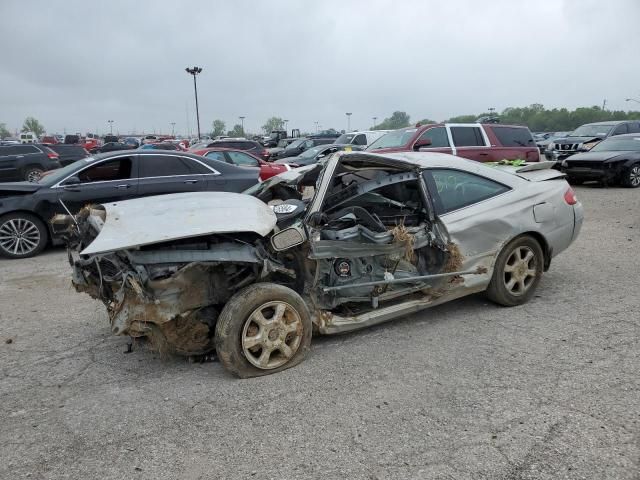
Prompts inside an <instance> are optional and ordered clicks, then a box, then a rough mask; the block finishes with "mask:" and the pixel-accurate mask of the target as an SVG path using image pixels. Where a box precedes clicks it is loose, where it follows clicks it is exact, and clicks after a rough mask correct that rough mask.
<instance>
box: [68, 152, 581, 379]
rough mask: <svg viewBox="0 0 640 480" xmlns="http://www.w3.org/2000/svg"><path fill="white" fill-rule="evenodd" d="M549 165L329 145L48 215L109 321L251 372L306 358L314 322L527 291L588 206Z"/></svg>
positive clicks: (352, 321)
mask: <svg viewBox="0 0 640 480" xmlns="http://www.w3.org/2000/svg"><path fill="white" fill-rule="evenodd" d="M550 165H551V163H548V164H544V163H542V164H533V165H526V166H524V167H489V166H485V165H483V164H480V163H477V162H473V161H469V160H464V159H460V158H457V157H453V156H451V155H444V154H437V153H421V152H417V153H399V154H386V155H380V154H372V153H368V152H358V153H345V154H335V155H333V156H332V157H331V158H330V159H329V160H328V161H327V162H326V163H325V164H323V165H312V166H309V167H303V168H300V169H296V170H292V171H289V172H286V173H284V174H282V175H279V176H277V177H274V178H272V179H270V180H268V181H266V182H263V183H261V184H258V185H257V186H255V187H253V188H252V189H250V191H248V192H246V193H248V195H246V194H242V195H241V194H234V193H216V192H211V193H205V192H200V193H181V194H173V195H164V196H158V197H147V198H140V199H135V200H129V201H123V202H116V203H110V204H104V205H93V206H87V207H85V208H84V209H83V210H82V211H81V212H79V214H77V215H76V216H74V217H66V218H58V219H56V222H57V223H58V224H59V225H58V227H60V228H61V227H65V226H66V227H67V228H68V231H69V242H70V249H69V252H70V262H71V264H72V266H73V284H74V285H75V288H76V289H77V290H78V291H81V292H86V293H88V294H89V295H91V296H92V297H94V298H97V299H100V300H101V301H102V302H103V303H104V304H105V305H106V307H107V311H108V314H109V318H110V321H111V328H112V331H113V333H115V334H116V335H130V336H133V337H140V336H146V337H148V338H149V339H150V341H151V343H152V345H154V346H155V347H156V348H158V349H159V350H161V351H167V352H172V353H178V354H183V355H201V354H207V353H210V352H214V351H215V352H216V353H217V356H218V358H219V359H220V361H221V362H222V364H223V365H224V367H225V368H227V369H228V370H229V371H231V372H233V373H234V374H236V375H238V376H240V377H250V376H256V375H264V374H268V373H273V372H277V371H280V370H282V369H285V368H288V367H291V366H293V365H296V364H297V363H299V362H300V361H301V360H302V359H303V357H304V356H305V354H306V353H307V351H308V350H309V345H310V341H311V336H312V332H313V333H319V334H334V333H341V332H348V331H351V330H355V329H359V328H363V327H368V326H370V325H374V324H377V323H380V322H385V321H389V320H392V319H395V318H399V317H402V316H404V315H407V314H409V313H412V312H416V311H419V310H422V309H425V308H427V307H431V306H434V305H438V304H441V303H444V302H448V301H450V300H452V299H455V298H459V297H462V296H464V295H469V294H472V293H476V292H482V291H486V293H487V295H488V297H489V298H490V299H492V300H493V301H495V302H497V303H499V304H502V305H508V306H513V305H519V304H522V303H524V302H526V301H527V300H529V299H530V298H531V296H532V295H533V293H534V291H535V289H536V287H537V285H538V283H539V281H540V278H541V276H542V273H543V271H545V270H546V269H548V268H549V264H550V261H551V259H552V257H554V256H555V255H557V254H558V253H560V252H561V251H562V250H564V249H565V248H567V247H568V246H569V245H570V244H571V242H572V241H573V240H574V239H575V238H576V236H577V235H578V232H579V230H580V227H581V224H582V218H583V217H582V207H581V205H580V203H578V201H577V200H576V198H575V195H574V193H573V191H572V190H571V188H570V187H569V185H568V184H567V183H566V181H565V180H564V176H563V174H562V173H560V172H558V171H556V170H552V169H549V166H550ZM309 191H312V192H313V194H312V195H311V196H310V197H309V198H305V197H306V195H302V194H301V192H305V193H306V192H309Z"/></svg>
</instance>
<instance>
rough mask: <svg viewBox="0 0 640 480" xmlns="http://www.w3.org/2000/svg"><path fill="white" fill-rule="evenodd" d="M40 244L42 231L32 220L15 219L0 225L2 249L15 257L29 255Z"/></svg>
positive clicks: (0, 246)
mask: <svg viewBox="0 0 640 480" xmlns="http://www.w3.org/2000/svg"><path fill="white" fill-rule="evenodd" d="M39 244H40V230H39V229H38V227H37V226H36V225H35V224H34V223H33V222H32V221H30V220H27V219H24V218H13V219H11V220H7V221H6V222H4V223H3V224H2V225H0V248H2V249H3V250H4V251H5V252H7V253H10V254H13V255H29V254H30V253H32V252H33V251H34V250H35V249H36V248H38V245H39Z"/></svg>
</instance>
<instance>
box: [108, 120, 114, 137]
mask: <svg viewBox="0 0 640 480" xmlns="http://www.w3.org/2000/svg"><path fill="white" fill-rule="evenodd" d="M107 123H108V124H109V135H113V120H107Z"/></svg>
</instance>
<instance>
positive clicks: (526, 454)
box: [0, 186, 640, 479]
mask: <svg viewBox="0 0 640 480" xmlns="http://www.w3.org/2000/svg"><path fill="white" fill-rule="evenodd" d="M577 192H578V196H579V198H580V200H581V201H582V202H583V204H584V205H585V213H586V217H587V218H586V221H585V225H584V228H583V230H582V234H581V236H580V238H579V239H578V240H577V242H576V243H575V244H574V245H573V246H572V247H571V248H570V249H569V250H568V251H567V252H564V253H563V254H562V255H560V256H559V257H558V258H556V259H555V260H554V262H553V263H552V266H551V270H550V271H549V272H548V273H547V274H546V275H545V276H544V278H543V281H542V283H541V288H540V289H539V291H538V295H537V296H536V298H535V299H534V300H533V301H532V302H530V303H529V304H527V305H525V306H522V307H516V308H510V309H507V308H499V307H496V306H494V305H492V304H488V303H487V302H486V301H485V299H484V298H483V297H482V296H473V297H469V298H466V299H463V300H461V301H457V302H454V303H451V304H448V305H443V306H441V307H437V308H434V309H432V310H427V311H425V312H422V313H420V314H416V315H413V316H411V317H407V318H406V319H403V320H400V321H396V322H394V323H390V324H386V325H382V326H378V327H375V328H371V329H369V330H366V331H362V332H358V333H354V334H349V335H344V336H340V337H324V338H316V339H314V341H313V343H312V350H311V355H310V356H309V357H308V358H307V359H306V360H305V361H304V362H303V363H302V364H301V365H300V366H298V367H296V368H294V369H290V370H287V371H285V372H284V373H280V374H277V375H271V376H267V377H263V378H258V379H251V380H238V379H235V378H232V377H230V376H229V375H228V374H226V373H225V372H224V371H223V369H222V367H221V365H220V364H219V363H215V362H214V363H205V364H189V363H187V362H185V361H184V360H182V359H179V358H159V357H158V356H157V355H154V354H153V353H151V352H150V351H148V350H147V349H146V348H144V347H143V346H137V347H136V348H134V352H133V353H131V354H129V355H125V354H123V352H124V351H125V349H126V342H127V339H126V338H122V337H113V336H112V335H111V334H110V333H109V330H108V328H107V326H108V325H107V317H106V313H105V311H104V308H103V307H102V306H101V305H100V304H99V303H98V302H96V301H93V300H91V299H90V298H89V297H88V296H87V295H81V294H77V293H75V292H74V291H72V289H71V287H70V281H69V279H70V275H69V273H70V271H69V267H68V265H67V264H66V255H65V253H64V252H62V251H61V250H52V251H49V252H48V253H46V254H45V255H43V256H40V257H38V258H34V259H29V260H24V261H7V260H0V306H1V308H0V341H1V343H0V372H1V382H0V405H1V407H0V422H1V423H0V459H1V461H0V478H3V479H4V478H7V479H14V478H25V477H28V478H32V479H39V478H43V479H44V478H82V479H91V478H99V479H122V478H133V479H165V478H166V479H169V478H180V479H209V478H256V479H264V478H277V479H287V478H291V479H293V478H354V479H359V478H365V479H377V478H380V479H382V478H425V479H426V478H429V479H431V478H441V479H467V478H473V479H484V478H486V479H561V478H569V479H574V478H575V479H578V478H586V479H609V478H610V479H638V478H640V477H639V475H640V474H639V471H640V469H639V466H640V440H639V433H640V392H639V387H640V380H639V376H638V367H639V366H640V350H639V348H638V339H639V335H640V319H639V315H638V310H639V307H640V301H639V300H638V298H639V296H638V292H639V288H640V276H639V275H638V268H639V267H640V262H639V261H638V258H640V223H639V220H638V211H640V191H637V190H636V191H633V190H626V189H620V188H610V189H603V188H599V187H589V186H585V187H580V188H577ZM9 340H11V343H7V342H8V341H9Z"/></svg>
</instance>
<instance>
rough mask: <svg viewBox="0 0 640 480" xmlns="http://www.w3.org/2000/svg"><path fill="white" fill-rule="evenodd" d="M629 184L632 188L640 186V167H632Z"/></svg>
mask: <svg viewBox="0 0 640 480" xmlns="http://www.w3.org/2000/svg"><path fill="white" fill-rule="evenodd" d="M629 183H630V184H631V186H632V187H637V186H639V185H640V166H639V165H634V166H633V167H631V170H630V171H629Z"/></svg>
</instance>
